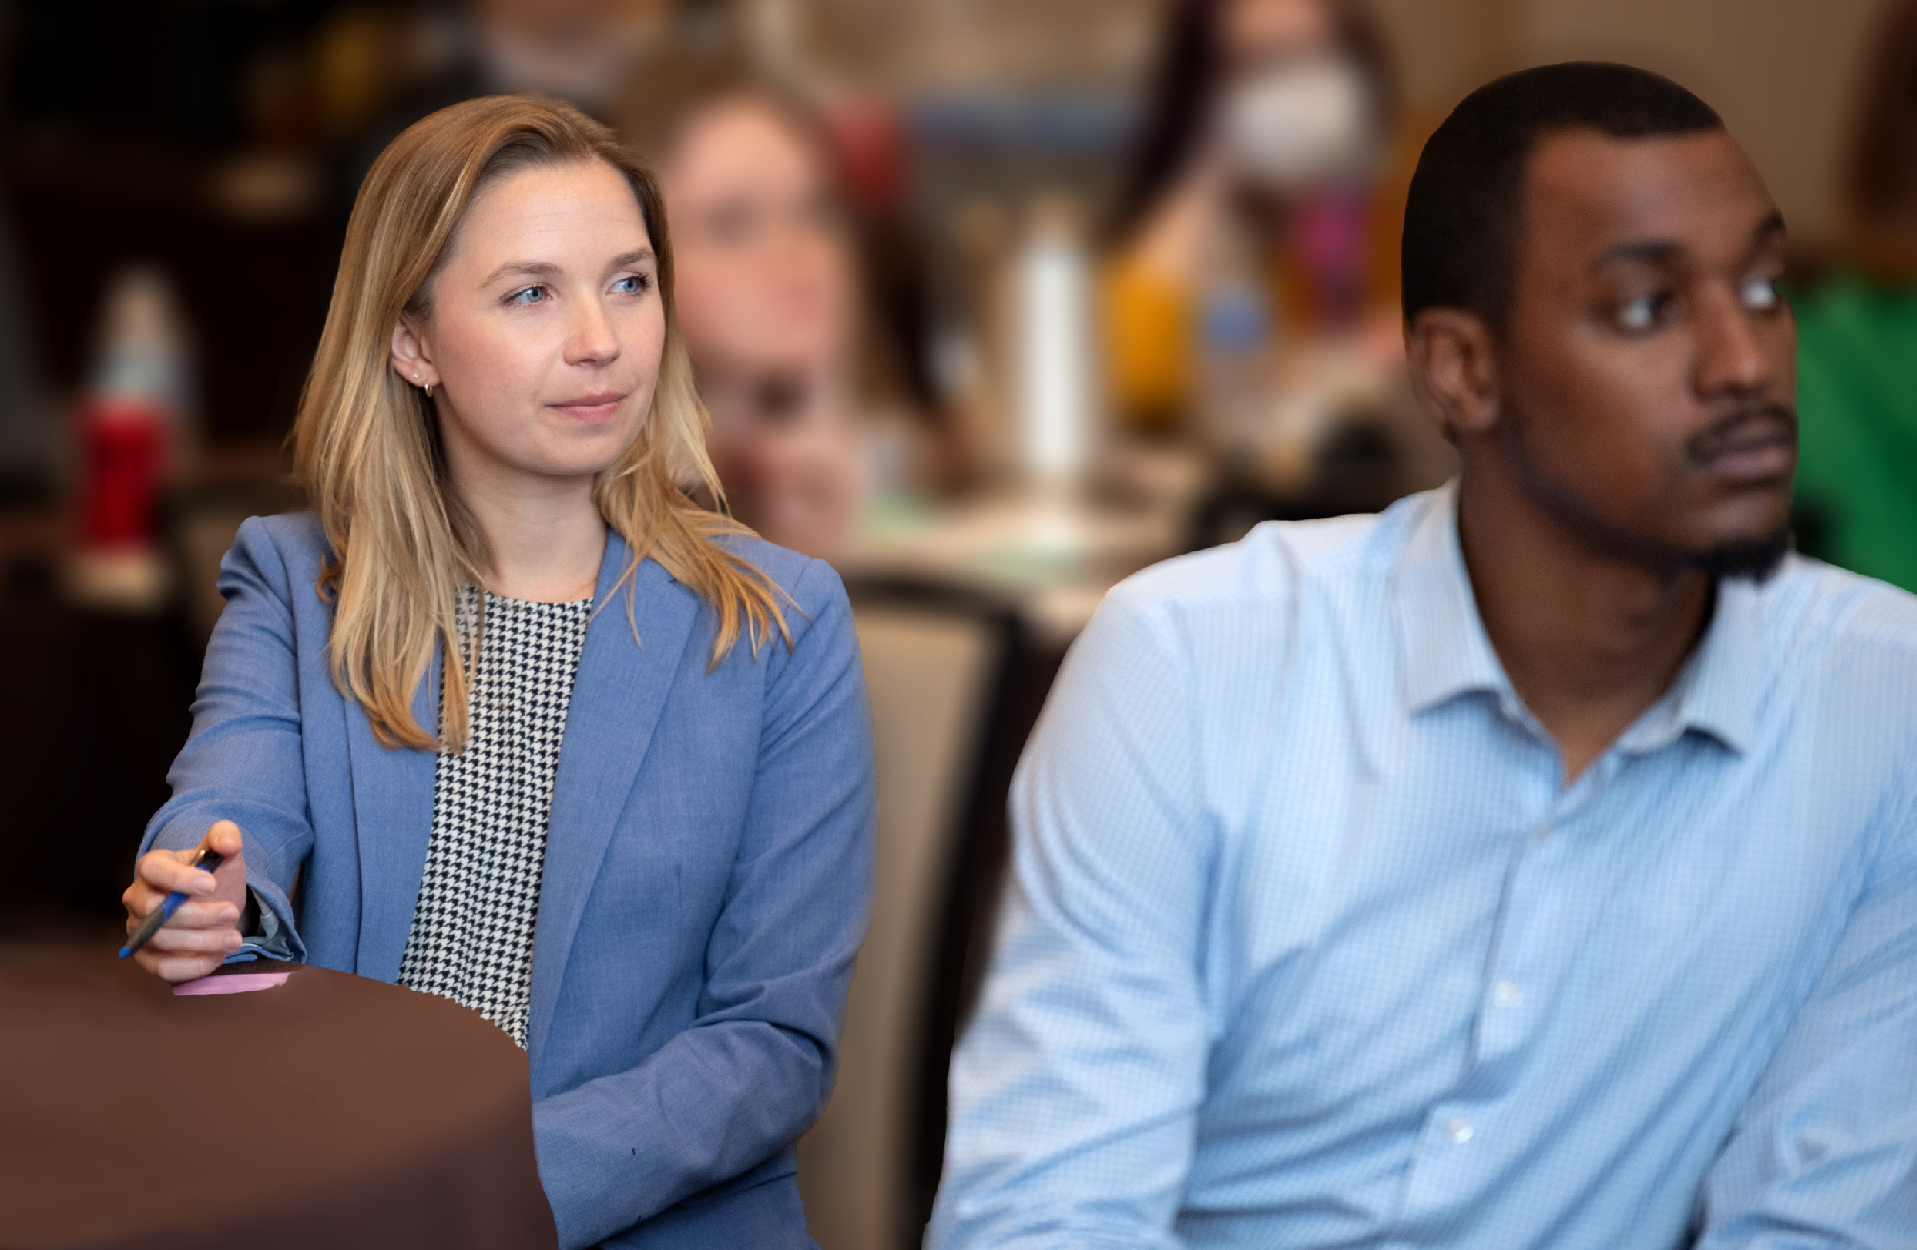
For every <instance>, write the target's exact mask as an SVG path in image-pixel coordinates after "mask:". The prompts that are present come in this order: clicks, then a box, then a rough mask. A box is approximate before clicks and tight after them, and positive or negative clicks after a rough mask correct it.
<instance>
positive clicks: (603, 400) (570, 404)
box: [548, 391, 626, 425]
mask: <svg viewBox="0 0 1917 1250" xmlns="http://www.w3.org/2000/svg"><path fill="white" fill-rule="evenodd" d="M625 398H626V397H625V396H624V395H622V394H620V393H618V392H616V391H608V392H606V393H605V394H602V395H581V396H580V397H579V398H577V399H567V400H561V401H560V402H559V403H556V404H550V405H548V407H551V408H552V409H554V410H555V411H557V412H558V413H559V414H560V415H561V416H564V417H568V418H570V419H572V420H574V421H577V422H579V423H580V424H582V425H604V424H605V423H606V422H608V421H610V420H612V414H613V413H615V412H618V411H619V405H620V403H621V402H623V401H624V400H625Z"/></svg>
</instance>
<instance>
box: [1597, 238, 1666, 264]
mask: <svg viewBox="0 0 1917 1250" xmlns="http://www.w3.org/2000/svg"><path fill="white" fill-rule="evenodd" d="M1683 251H1684V245H1683V244H1682V243H1679V242H1678V241H1677V240H1675V239H1638V240H1635V241H1633V242H1630V243H1617V244H1613V245H1612V246H1610V247H1607V248H1605V249H1604V250H1603V251H1602V252H1599V253H1598V258H1597V259H1596V260H1594V261H1592V262H1591V268H1592V270H1593V271H1595V270H1599V269H1602V268H1604V267H1605V266H1606V265H1617V264H1638V265H1656V264H1661V263H1662V262H1664V261H1668V260H1671V259H1672V258H1674V257H1676V256H1678V255H1679V254H1680V253H1682V252H1683Z"/></svg>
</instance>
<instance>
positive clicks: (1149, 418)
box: [1099, 134, 1424, 430]
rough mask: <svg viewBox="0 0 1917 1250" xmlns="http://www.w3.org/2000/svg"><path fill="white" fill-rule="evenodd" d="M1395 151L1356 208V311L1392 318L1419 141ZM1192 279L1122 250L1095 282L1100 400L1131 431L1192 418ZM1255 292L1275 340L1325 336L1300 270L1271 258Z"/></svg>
mask: <svg viewBox="0 0 1917 1250" xmlns="http://www.w3.org/2000/svg"><path fill="white" fill-rule="evenodd" d="M1417 138H1418V139H1419V141H1418V142H1415V143H1400V144H1397V145H1394V147H1393V156H1392V158H1391V160H1390V161H1389V162H1387V164H1386V166H1385V168H1384V170H1383V174H1382V176H1381V177H1380V179H1379V181H1378V182H1377V183H1376V184H1375V186H1374V187H1373V189H1372V191H1371V193H1370V194H1369V195H1367V196H1365V197H1364V204H1363V216H1364V222H1363V231H1364V239H1363V243H1362V247H1363V264H1362V274H1361V281H1360V294H1361V298H1362V303H1363V306H1364V312H1366V313H1370V312H1374V311H1380V312H1386V313H1389V312H1393V311H1395V310H1396V308H1397V305H1398V301H1399V276H1400V271H1399V249H1400V246H1401V242H1402V239H1403V236H1404V202H1405V194H1406V192H1407V190H1408V189H1409V187H1410V185H1411V174H1412V171H1413V169H1414V168H1415V167H1416V158H1417V154H1418V153H1419V152H1420V151H1422V150H1423V147H1424V144H1423V142H1422V138H1423V135H1422V134H1420V135H1418V136H1417ZM1199 281H1200V275H1199V274H1196V273H1190V274H1187V273H1180V272H1177V271H1174V270H1172V269H1171V268H1169V267H1168V266H1166V265H1165V264H1163V263H1162V262H1155V261H1154V260H1153V259H1152V258H1149V257H1147V256H1146V255H1144V254H1143V251H1142V249H1140V248H1137V247H1130V246H1128V247H1126V248H1124V249H1122V250H1120V251H1118V252H1117V253H1116V254H1114V255H1113V256H1112V258H1111V259H1110V260H1109V261H1107V263H1106V265H1105V269H1104V272H1103V274H1102V275H1101V278H1100V284H1099V305H1100V308H1099V311H1100V318H1101V323H1102V332H1103V335H1104V342H1103V347H1104V353H1105V356H1104V358H1105V369H1106V384H1107V387H1108V391H1107V394H1108V396H1109V398H1110V400H1111V403H1112V409H1113V412H1114V413H1115V414H1116V416H1117V417H1118V419H1119V420H1120V421H1121V422H1122V423H1124V424H1126V425H1128V426H1131V427H1132V428H1134V429H1146V430H1162V429H1168V428H1171V427H1173V426H1176V425H1177V424H1179V423H1180V422H1181V421H1183V420H1184V419H1185V417H1186V415H1187V414H1188V413H1189V412H1190V411H1191V409H1192V405H1193V398H1194V391H1195V389H1196V387H1197V376H1196V368H1197V354H1198V346H1199V344H1198V329H1199V325H1200V321H1199V318H1200V314H1201V312H1202V309H1201V307H1200V303H1201V300H1202V295H1201V293H1200V291H1199V290H1198V289H1197V288H1198V284H1199ZM1258 285H1260V286H1261V287H1263V288H1264V291H1265V297H1266V304H1267V306H1268V307H1269V308H1270V309H1272V310H1273V316H1274V318H1275V320H1276V323H1277V328H1278V332H1279V334H1280V335H1283V334H1286V333H1298V332H1301V331H1304V332H1312V331H1315V330H1320V329H1323V328H1326V327H1327V325H1328V321H1329V318H1328V315H1327V312H1326V310H1325V309H1324V308H1323V307H1321V306H1320V304H1321V302H1322V301H1321V298H1320V295H1319V294H1318V293H1317V292H1315V291H1314V290H1313V289H1312V286H1311V283H1310V282H1309V281H1308V280H1307V279H1306V278H1305V276H1304V274H1303V272H1302V268H1301V267H1300V266H1298V265H1296V264H1290V263H1286V258H1285V257H1283V256H1280V257H1278V258H1276V261H1275V263H1273V264H1272V265H1271V266H1270V267H1269V268H1268V271H1267V272H1266V273H1265V274H1263V275H1262V280H1260V281H1259V283H1258Z"/></svg>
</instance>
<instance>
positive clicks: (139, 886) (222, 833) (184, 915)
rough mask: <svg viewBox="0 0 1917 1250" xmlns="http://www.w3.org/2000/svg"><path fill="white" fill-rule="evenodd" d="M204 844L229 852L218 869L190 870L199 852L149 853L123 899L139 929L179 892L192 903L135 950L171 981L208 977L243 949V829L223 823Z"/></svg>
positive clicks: (143, 964)
mask: <svg viewBox="0 0 1917 1250" xmlns="http://www.w3.org/2000/svg"><path fill="white" fill-rule="evenodd" d="M201 845H202V846H205V847H208V848H210V849H212V850H215V851H218V852H219V853H220V854H222V855H224V856H226V861H225V862H224V863H222V864H221V865H220V867H219V869H218V871H216V872H207V871H206V870H205V869H203V868H188V867H187V864H188V862H189V861H191V860H192V858H193V856H194V855H195V854H196V853H197V852H198V848H197V847H196V848H194V850H191V851H148V852H147V853H146V854H145V855H142V856H141V857H140V862H139V863H138V864H136V865H135V866H134V870H133V884H132V885H130V886H128V887H127V888H126V893H125V894H122V895H121V896H120V901H121V902H122V903H125V904H126V930H127V932H128V933H131V932H133V930H134V929H136V928H137V927H139V924H140V922H141V921H142V920H144V919H146V917H147V915H148V913H150V912H151V911H152V910H153V909H154V908H156V907H158V906H159V905H160V904H161V903H163V902H165V901H166V896H167V895H168V894H171V893H172V892H173V891H175V890H179V891H182V892H183V893H185V894H186V896H187V901H186V902H184V903H181V904H180V909H179V910H178V911H176V912H174V913H173V919H171V920H169V921H167V922H166V924H164V925H162V926H161V927H160V931H159V932H158V933H155V934H154V935H153V940H152V941H150V942H148V943H147V944H146V945H145V946H143V947H141V948H140V949H139V950H138V951H136V952H134V955H133V958H134V959H135V960H136V961H137V962H138V963H139V965H140V966H141V967H142V968H145V969H146V970H147V971H148V972H151V973H152V974H153V975H154V976H157V977H159V978H160V979H162V980H164V981H168V982H174V983H177V982H180V981H191V980H193V979H194V978H196V977H203V976H205V975H207V974H208V973H209V972H212V971H213V970H214V969H215V968H217V967H219V966H220V965H221V964H222V963H224V962H225V961H226V957H227V956H228V955H230V954H232V953H233V952H234V951H236V950H238V949H239V948H240V928H239V925H240V916H241V914H242V913H243V912H244V911H245V909H246V856H245V854H244V852H243V849H242V848H243V844H242V843H241V841H240V827H239V826H238V825H236V824H234V823H233V822H232V821H230V820H222V821H218V822H216V823H215V824H214V826H213V827H212V828H211V829H209V830H207V831H206V838H205V840H204V841H203V842H202V843H201Z"/></svg>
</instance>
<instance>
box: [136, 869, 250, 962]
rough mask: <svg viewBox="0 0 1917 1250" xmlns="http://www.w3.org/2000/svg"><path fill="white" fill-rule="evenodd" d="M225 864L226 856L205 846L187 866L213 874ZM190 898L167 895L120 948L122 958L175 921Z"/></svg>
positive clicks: (181, 893) (177, 893) (179, 893)
mask: <svg viewBox="0 0 1917 1250" xmlns="http://www.w3.org/2000/svg"><path fill="white" fill-rule="evenodd" d="M225 862H226V856H224V855H222V854H220V853H219V852H218V851H215V850H211V849H209V848H207V847H204V846H203V847H201V848H200V853H199V854H198V855H195V856H194V857H193V860H192V862H191V863H189V864H187V867H188V868H204V869H205V870H206V871H208V872H212V871H213V870H214V869H215V868H218V867H219V866H220V865H221V864H223V863H225ZM189 897H190V895H188V894H187V893H186V892H185V891H184V890H175V891H173V893H171V894H169V895H167V896H166V901H165V902H163V903H161V904H160V905H159V906H158V907H155V908H154V909H153V910H152V911H151V912H149V913H148V914H147V918H146V919H145V920H142V921H141V922H140V927H139V928H137V929H135V930H134V931H133V936H132V937H130V938H128V939H127V940H126V945H125V946H122V947H121V948H120V958H122V959H125V958H126V957H127V956H128V955H131V954H132V953H133V952H134V951H137V950H139V949H140V948H141V947H142V946H145V945H146V944H147V941H148V940H149V939H150V938H152V936H153V935H154V934H156V933H158V932H159V931H160V926H161V925H163V924H165V923H166V922H167V921H169V920H171V919H173V913H174V912H176V911H178V910H180V904H181V903H184V902H186V900H187V899H188V898H189Z"/></svg>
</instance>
